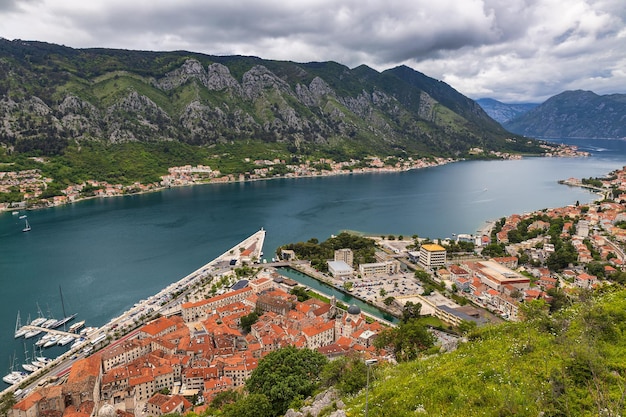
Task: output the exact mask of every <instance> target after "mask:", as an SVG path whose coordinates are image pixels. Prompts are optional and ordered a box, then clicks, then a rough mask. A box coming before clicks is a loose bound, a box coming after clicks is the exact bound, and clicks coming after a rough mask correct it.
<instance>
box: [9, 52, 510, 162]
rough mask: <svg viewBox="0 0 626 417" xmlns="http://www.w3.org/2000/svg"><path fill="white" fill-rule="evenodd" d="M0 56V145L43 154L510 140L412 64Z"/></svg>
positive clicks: (452, 146)
mask: <svg viewBox="0 0 626 417" xmlns="http://www.w3.org/2000/svg"><path fill="white" fill-rule="evenodd" d="M0 52H2V53H3V54H4V58H2V59H1V60H0V72H2V73H3V74H0V75H4V76H5V77H6V78H4V79H3V81H1V80H0V93H2V94H3V95H2V98H1V99H0V144H1V145H2V146H4V147H6V148H7V149H9V150H10V151H17V152H22V151H23V152H27V151H32V150H38V151H40V152H43V153H44V154H45V153H50V152H58V151H62V149H63V147H64V146H67V145H68V144H69V143H73V142H80V141H83V140H98V141H104V142H109V143H118V142H123V141H140V142H150V141H163V140H177V141H183V142H187V143H190V144H194V145H210V144H212V143H217V142H227V141H232V140H249V139H256V140H261V141H265V142H275V141H279V142H286V143H289V144H293V145H294V146H296V147H298V146H299V145H301V144H321V145H329V144H333V146H337V145H338V144H339V143H351V144H352V145H349V147H360V148H361V149H365V150H366V149H372V151H373V152H372V153H375V151H378V152H379V153H385V152H386V153H392V152H397V151H399V150H402V151H403V152H407V151H408V152H412V153H414V152H426V153H438V154H441V153H447V154H457V155H458V154H461V153H463V152H464V151H466V150H467V149H469V148H471V147H475V146H481V147H486V148H498V147H499V146H501V145H502V144H505V143H510V142H506V141H505V137H506V136H507V133H506V132H505V131H504V130H503V129H501V128H500V127H499V126H497V124H495V123H494V122H493V121H492V120H490V119H489V118H488V117H487V116H486V115H485V114H484V113H482V114H477V116H476V117H474V116H473V115H474V114H475V113H476V112H475V110H473V109H470V108H469V107H471V105H470V104H468V103H473V102H471V100H469V99H467V98H462V99H460V98H459V96H460V95H459V94H458V93H456V92H454V90H453V89H451V88H450V87H449V86H446V85H445V84H443V83H440V82H438V81H436V80H432V79H430V78H428V77H426V76H424V75H423V74H419V73H416V72H415V71H413V70H411V69H407V68H403V69H402V71H401V72H402V75H403V77H399V76H397V75H396V74H395V73H393V72H386V73H384V74H381V73H377V72H376V71H374V70H371V69H368V68H365V69H364V68H363V67H359V68H358V69H355V70H350V69H348V68H346V67H343V66H340V65H338V64H335V63H311V64H295V63H291V62H276V61H263V60H260V59H258V58H248V57H209V56H203V55H198V54H191V53H148V52H133V51H114V50H74V49H71V48H64V47H59V46H54V45H49V44H40V43H20V44H16V43H13V42H9V41H6V40H0ZM185 55H187V56H185ZM25 57H28V59H26V58H25ZM95 62H103V63H105V64H102V66H97V65H95V64H94V63H95ZM411 72H413V73H415V74H419V75H417V76H416V75H414V74H413V73H411ZM364 74H365V75H364ZM418 82H419V84H420V85H417V83H418ZM429 83H431V84H432V86H431V87H432V88H430V89H429V88H427V87H428V86H429ZM442 84H443V85H442ZM427 91H428V92H427ZM451 92H453V93H451ZM415 97H417V98H418V99H417V103H416V102H415V100H414V98H415ZM460 97H462V96H460ZM443 102H447V103H452V107H458V108H462V109H465V110H464V115H462V116H461V115H459V116H458V117H455V121H454V123H461V124H462V127H460V128H458V129H457V128H454V127H451V125H450V123H451V121H450V120H451V119H450V118H449V117H441V115H442V114H448V113H450V112H454V111H453V110H450V107H451V105H450V104H446V105H444V104H442V103H443ZM442 111H443V113H442ZM433 145H436V146H435V147H436V148H437V149H436V150H435V151H434V152H433V148H432V146H433Z"/></svg>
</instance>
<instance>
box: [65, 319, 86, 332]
mask: <svg viewBox="0 0 626 417" xmlns="http://www.w3.org/2000/svg"><path fill="white" fill-rule="evenodd" d="M84 325H85V320H82V321H79V322H77V323H74V324H72V325H71V326H70V329H69V332H70V333H76V332H77V331H78V329H80V328H81V327H83V326H84Z"/></svg>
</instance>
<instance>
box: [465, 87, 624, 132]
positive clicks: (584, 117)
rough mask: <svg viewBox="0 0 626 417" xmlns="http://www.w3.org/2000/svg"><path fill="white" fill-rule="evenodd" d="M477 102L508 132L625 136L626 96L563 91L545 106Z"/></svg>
mask: <svg viewBox="0 0 626 417" xmlns="http://www.w3.org/2000/svg"><path fill="white" fill-rule="evenodd" d="M476 102H477V103H478V104H479V105H480V106H481V107H482V108H483V110H485V112H486V113H487V114H488V115H489V116H490V117H492V118H493V119H494V120H496V121H498V122H499V123H501V124H502V126H504V127H505V128H506V129H507V130H509V131H510V132H514V133H517V134H519V135H524V136H528V137H534V138H586V139H592V138H603V139H619V138H624V137H626V94H609V95H602V96H601V95H598V94H596V93H594V92H592V91H583V90H576V91H564V92H562V93H560V94H557V95H556V96H553V97H551V98H549V99H548V100H546V101H545V102H544V103H541V104H536V103H521V104H507V103H502V102H500V101H497V100H494V99H490V98H484V99H479V100H476Z"/></svg>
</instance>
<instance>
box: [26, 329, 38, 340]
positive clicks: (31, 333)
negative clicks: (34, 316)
mask: <svg viewBox="0 0 626 417" xmlns="http://www.w3.org/2000/svg"><path fill="white" fill-rule="evenodd" d="M40 333H41V330H39V329H33V330H29V331H28V332H26V334H25V335H24V338H25V339H30V338H31V337H35V336H37V335H38V334H40Z"/></svg>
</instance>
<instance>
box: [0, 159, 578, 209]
mask: <svg viewBox="0 0 626 417" xmlns="http://www.w3.org/2000/svg"><path fill="white" fill-rule="evenodd" d="M566 149H570V148H569V147H568V148H566ZM573 152H578V151H577V150H576V149H574V150H573ZM588 156H589V155H588V154H582V153H581V154H580V155H578V154H571V153H565V154H557V155H552V154H544V155H516V154H515V155H514V154H506V155H505V156H504V157H501V158H497V159H492V158H483V159H481V160H515V159H521V158H523V157H546V158H548V157H558V158H572V157H588ZM434 160H435V162H432V163H426V165H423V166H419V165H420V162H422V163H423V161H422V160H418V161H414V165H413V166H408V167H387V166H385V167H380V168H376V167H368V168H359V169H357V170H343V169H342V170H333V171H321V172H318V173H311V174H306V175H289V174H287V175H280V176H272V177H261V178H244V179H242V178H241V177H242V175H244V174H229V175H228V176H224V177H220V178H228V177H229V176H232V178H233V179H232V180H230V179H229V180H227V181H224V180H218V181H215V180H211V179H209V180H208V181H193V182H186V183H181V184H176V183H175V184H168V185H158V186H157V185H156V183H151V184H148V185H147V186H150V185H155V186H154V187H152V188H150V189H147V190H140V191H137V192H132V193H120V194H105V195H93V196H86V197H80V198H77V199H74V200H71V201H67V202H61V203H56V204H55V203H51V202H49V201H48V204H47V205H33V206H28V205H27V202H25V201H22V202H19V203H15V204H20V205H26V207H23V206H20V207H2V206H1V205H0V213H3V212H16V211H17V212H19V211H34V210H43V209H48V208H53V207H62V206H67V205H71V204H74V203H80V202H82V201H88V200H93V199H97V198H112V197H129V196H133V195H142V194H148V193H156V192H162V191H164V190H167V189H170V188H179V187H192V186H196V185H213V184H234V183H248V182H255V181H270V180H279V179H298V178H319V177H336V176H342V175H360V174H389V173H395V174H397V173H402V172H408V171H413V170H417V169H426V168H434V167H439V166H444V165H448V164H451V163H458V162H463V161H467V160H468V159H466V158H462V159H453V158H443V157H435V158H434ZM471 160H475V159H471ZM476 160H478V159H476ZM235 175H238V176H239V177H238V178H237V179H234V176H235ZM162 182H163V181H162ZM140 185H142V186H145V187H147V186H146V185H143V184H140ZM63 196H66V195H65V194H64V195H63Z"/></svg>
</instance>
